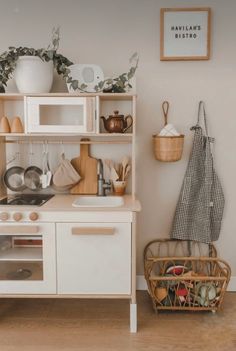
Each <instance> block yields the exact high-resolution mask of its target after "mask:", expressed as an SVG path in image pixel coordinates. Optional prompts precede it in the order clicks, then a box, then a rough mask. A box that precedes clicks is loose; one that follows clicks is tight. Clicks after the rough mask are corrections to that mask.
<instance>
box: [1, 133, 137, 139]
mask: <svg viewBox="0 0 236 351" xmlns="http://www.w3.org/2000/svg"><path fill="white" fill-rule="evenodd" d="M1 136H4V137H9V138H11V137H13V138H15V137H21V136H22V137H55V136H64V137H67V136H69V137H73V136H74V137H77V138H78V137H81V138H86V137H105V138H113V137H115V138H117V137H120V138H131V137H132V136H133V134H132V133H84V134H82V133H75V134H74V133H66V134H65V133H43V134H42V133H0V137H1Z"/></svg>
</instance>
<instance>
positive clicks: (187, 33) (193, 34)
mask: <svg viewBox="0 0 236 351" xmlns="http://www.w3.org/2000/svg"><path fill="white" fill-rule="evenodd" d="M201 29H202V28H201V26H200V25H195V26H172V27H171V31H173V32H175V33H174V36H175V39H196V38H197V32H199V31H200V30H201Z"/></svg>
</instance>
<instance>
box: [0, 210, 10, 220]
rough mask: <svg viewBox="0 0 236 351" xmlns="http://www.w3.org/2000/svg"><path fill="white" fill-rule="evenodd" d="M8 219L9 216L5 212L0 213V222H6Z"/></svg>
mask: <svg viewBox="0 0 236 351" xmlns="http://www.w3.org/2000/svg"><path fill="white" fill-rule="evenodd" d="M8 218H9V214H8V213H7V212H2V213H0V219H1V221H7V220H8Z"/></svg>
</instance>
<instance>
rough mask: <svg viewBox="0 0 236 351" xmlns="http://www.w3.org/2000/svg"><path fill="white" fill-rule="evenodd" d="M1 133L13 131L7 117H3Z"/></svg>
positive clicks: (0, 124) (0, 127)
mask: <svg viewBox="0 0 236 351" xmlns="http://www.w3.org/2000/svg"><path fill="white" fill-rule="evenodd" d="M0 132H1V133H11V128H10V124H9V121H8V118H7V117H2V118H1V122H0Z"/></svg>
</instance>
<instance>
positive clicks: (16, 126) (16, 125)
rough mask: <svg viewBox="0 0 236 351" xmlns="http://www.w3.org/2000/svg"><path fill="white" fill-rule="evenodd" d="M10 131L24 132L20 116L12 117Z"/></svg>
mask: <svg viewBox="0 0 236 351" xmlns="http://www.w3.org/2000/svg"><path fill="white" fill-rule="evenodd" d="M11 132H12V133H24V128H23V125H22V122H21V119H20V117H15V118H14V119H13V121H12V125H11Z"/></svg>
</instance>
